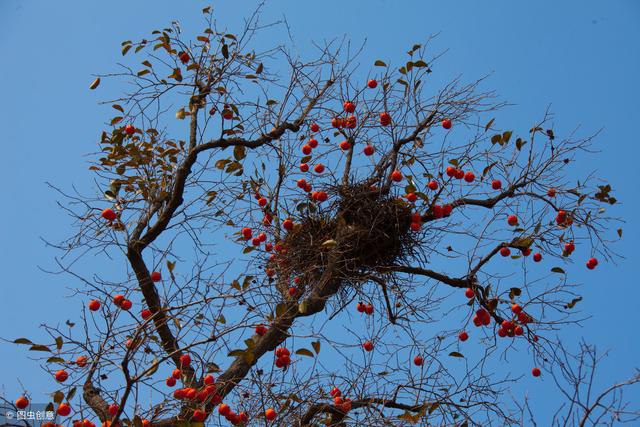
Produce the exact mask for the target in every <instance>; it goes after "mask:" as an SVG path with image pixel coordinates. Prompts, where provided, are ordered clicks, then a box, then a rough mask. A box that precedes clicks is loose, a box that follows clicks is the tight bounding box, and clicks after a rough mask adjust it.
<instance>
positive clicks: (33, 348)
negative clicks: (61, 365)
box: [29, 344, 51, 353]
mask: <svg viewBox="0 0 640 427" xmlns="http://www.w3.org/2000/svg"><path fill="white" fill-rule="evenodd" d="M29 350H30V351H48V352H49V353H51V350H50V349H49V347H47V346H46V345H42V344H34V345H32V346H31V347H29Z"/></svg>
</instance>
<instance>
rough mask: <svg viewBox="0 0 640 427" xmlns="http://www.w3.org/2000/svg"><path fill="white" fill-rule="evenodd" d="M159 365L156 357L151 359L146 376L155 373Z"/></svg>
mask: <svg viewBox="0 0 640 427" xmlns="http://www.w3.org/2000/svg"><path fill="white" fill-rule="evenodd" d="M159 366H160V362H159V361H158V358H157V357H155V358H154V359H153V363H152V364H151V367H150V368H149V370H148V371H147V374H146V375H147V376H148V377H150V376H152V375H153V374H155V373H156V371H157V370H158V367H159Z"/></svg>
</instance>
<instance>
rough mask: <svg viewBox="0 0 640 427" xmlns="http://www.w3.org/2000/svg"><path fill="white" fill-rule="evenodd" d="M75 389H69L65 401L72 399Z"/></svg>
mask: <svg viewBox="0 0 640 427" xmlns="http://www.w3.org/2000/svg"><path fill="white" fill-rule="evenodd" d="M76 390H77V389H76V388H75V387H71V389H70V390H69V391H68V392H67V398H66V399H67V401H70V400H71V399H73V396H75V395H76Z"/></svg>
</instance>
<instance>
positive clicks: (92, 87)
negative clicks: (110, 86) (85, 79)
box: [89, 77, 100, 90]
mask: <svg viewBox="0 0 640 427" xmlns="http://www.w3.org/2000/svg"><path fill="white" fill-rule="evenodd" d="M98 86H100V77H98V78H96V79H95V80H94V81H92V82H91V84H90V85H89V89H91V90H93V89H95V88H97V87H98Z"/></svg>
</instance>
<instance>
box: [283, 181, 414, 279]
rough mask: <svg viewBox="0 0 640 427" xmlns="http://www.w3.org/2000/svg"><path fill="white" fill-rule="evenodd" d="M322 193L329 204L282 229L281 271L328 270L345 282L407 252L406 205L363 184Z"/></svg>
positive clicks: (410, 238)
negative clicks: (288, 230)
mask: <svg viewBox="0 0 640 427" xmlns="http://www.w3.org/2000/svg"><path fill="white" fill-rule="evenodd" d="M327 192H328V193H329V194H330V198H329V200H332V201H333V203H330V204H329V206H325V207H323V208H322V209H321V210H320V211H315V212H310V213H309V214H308V215H306V216H304V217H302V218H300V219H299V221H298V224H297V225H296V227H295V228H294V229H293V230H291V231H290V232H289V233H287V235H286V237H285V239H284V241H283V242H282V243H283V248H284V253H283V254H282V256H281V257H279V258H280V259H279V260H278V267H279V269H280V274H283V273H284V275H285V277H286V276H289V277H295V276H297V277H301V278H303V277H304V278H306V279H311V278H318V277H319V276H320V275H321V274H322V273H323V272H324V271H326V269H327V268H331V269H332V274H334V275H336V276H337V277H339V278H340V279H341V280H347V281H350V280H351V279H357V278H358V277H361V276H362V275H363V274H366V273H367V272H368V271H373V270H375V269H376V267H379V266H388V265H391V264H393V263H395V262H397V261H398V260H399V259H402V258H405V257H408V256H409V255H410V254H411V253H412V251H413V248H414V247H415V245H416V244H417V241H416V238H415V233H412V232H411V231H410V224H411V213H412V212H411V206H410V205H409V204H407V203H406V202H404V201H403V200H402V199H400V198H397V197H395V196H390V195H388V194H384V193H383V192H381V191H379V190H377V189H375V188H371V187H370V186H369V185H364V184H357V185H352V186H341V187H335V188H330V189H328V191H327Z"/></svg>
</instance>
